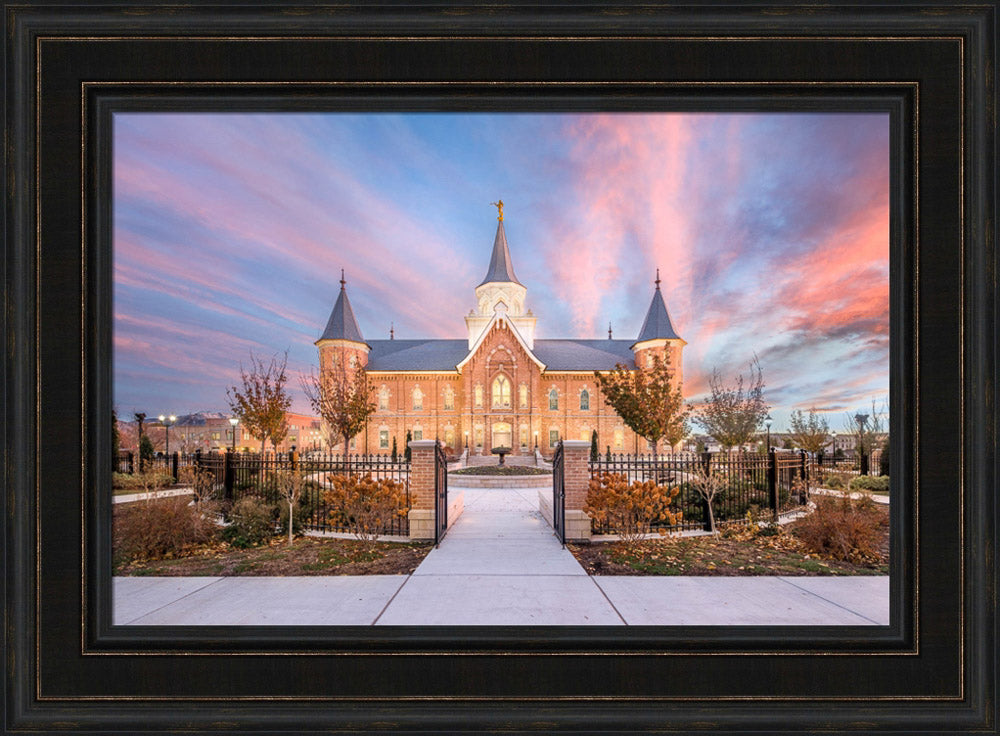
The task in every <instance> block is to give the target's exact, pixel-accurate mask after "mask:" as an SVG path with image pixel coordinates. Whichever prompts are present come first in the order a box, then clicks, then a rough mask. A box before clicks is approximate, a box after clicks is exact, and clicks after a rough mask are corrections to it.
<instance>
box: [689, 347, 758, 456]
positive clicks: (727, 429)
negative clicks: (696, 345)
mask: <svg viewBox="0 0 1000 736" xmlns="http://www.w3.org/2000/svg"><path fill="white" fill-rule="evenodd" d="M708 385H709V388H710V389H711V392H712V394H711V396H710V397H709V398H708V401H706V402H705V404H704V405H703V406H702V407H701V409H700V411H699V413H698V416H697V418H696V419H695V421H696V422H697V423H698V424H700V425H701V426H702V428H703V429H704V430H705V432H707V433H708V434H709V435H711V436H712V437H714V438H715V440H716V441H717V442H718V443H719V444H720V445H722V447H723V448H724V449H726V450H731V449H732V448H734V447H740V446H742V445H745V444H746V443H748V442H750V441H751V440H752V439H753V438H754V436H755V435H756V434H757V432H758V430H759V429H760V425H761V424H762V423H763V421H764V417H766V416H767V410H768V409H769V408H770V407H769V406H768V404H767V402H766V401H765V400H764V371H763V370H762V369H761V367H760V362H759V361H758V360H757V356H754V358H753V360H751V361H750V370H749V374H748V376H747V377H746V378H744V376H743V374H742V373H740V374H739V375H738V376H737V377H736V382H735V384H733V385H726V384H724V383H723V381H722V377H721V376H720V375H719V371H718V369H715V370H713V371H712V377H711V378H710V379H709V381H708Z"/></svg>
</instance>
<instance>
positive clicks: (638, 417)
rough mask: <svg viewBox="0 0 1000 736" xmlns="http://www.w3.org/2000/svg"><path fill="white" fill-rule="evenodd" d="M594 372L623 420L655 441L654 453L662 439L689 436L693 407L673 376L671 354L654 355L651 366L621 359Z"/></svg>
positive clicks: (672, 439)
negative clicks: (631, 366)
mask: <svg viewBox="0 0 1000 736" xmlns="http://www.w3.org/2000/svg"><path fill="white" fill-rule="evenodd" d="M594 376H596V377H597V381H598V383H599V384H600V386H601V390H602V391H603V392H604V399H605V401H607V402H608V404H610V405H611V407H612V408H613V409H614V410H615V411H616V412H617V413H618V416H620V417H621V418H622V421H624V422H625V424H626V425H628V427H629V428H630V429H632V431H634V432H635V433H636V434H637V435H639V436H640V437H643V438H645V439H647V440H649V441H650V442H651V443H652V445H653V455H656V454H657V444H658V443H659V442H660V441H661V440H666V441H667V442H668V443H669V444H670V445H676V444H677V443H678V442H680V441H681V440H683V439H684V438H685V437H686V436H687V434H688V431H689V428H688V416H689V415H690V413H691V411H690V409H689V408H688V407H687V406H686V405H685V404H684V396H683V394H682V393H681V386H680V384H679V383H678V382H676V381H675V380H674V372H673V370H672V369H671V367H670V356H669V354H667V355H665V356H664V358H662V359H661V358H660V357H659V356H654V357H653V364H652V366H649V367H647V368H638V369H635V370H632V369H629V368H628V367H626V366H625V365H624V364H622V363H618V364H617V365H616V366H615V369H614V370H613V371H610V372H608V373H601V372H600V371H594ZM594 447H595V449H596V441H595V443H594Z"/></svg>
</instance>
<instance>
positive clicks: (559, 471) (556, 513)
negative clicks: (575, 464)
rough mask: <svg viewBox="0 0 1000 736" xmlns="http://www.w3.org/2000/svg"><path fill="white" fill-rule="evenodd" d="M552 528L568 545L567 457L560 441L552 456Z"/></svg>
mask: <svg viewBox="0 0 1000 736" xmlns="http://www.w3.org/2000/svg"><path fill="white" fill-rule="evenodd" d="M552 528H553V529H554V530H555V533H556V536H557V537H559V543H560V544H562V545H563V546H564V547H565V546H566V458H565V456H564V455H563V444H562V442H560V443H559V446H558V447H556V452H555V454H554V455H553V456H552Z"/></svg>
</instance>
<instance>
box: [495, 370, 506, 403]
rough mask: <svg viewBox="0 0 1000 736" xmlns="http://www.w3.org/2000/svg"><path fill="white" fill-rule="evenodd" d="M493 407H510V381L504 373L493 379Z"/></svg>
mask: <svg viewBox="0 0 1000 736" xmlns="http://www.w3.org/2000/svg"><path fill="white" fill-rule="evenodd" d="M492 394H493V406H503V407H507V406H510V381H508V380H507V376H505V375H503V374H502V373H501V374H500V375H499V376H497V377H496V378H495V379H493V391H492Z"/></svg>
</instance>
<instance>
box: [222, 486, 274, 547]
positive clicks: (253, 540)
mask: <svg viewBox="0 0 1000 736" xmlns="http://www.w3.org/2000/svg"><path fill="white" fill-rule="evenodd" d="M274 518H275V508H274V506H271V505H270V504H266V503H262V502H261V501H260V500H259V499H257V498H254V497H253V496H244V497H243V498H241V499H240V500H239V501H237V502H236V503H234V504H233V507H232V508H231V509H230V510H229V526H227V527H225V528H224V529H223V530H222V538H223V539H225V540H226V541H227V542H229V544H230V545H232V546H233V547H238V548H240V549H246V548H247V547H257V546H259V545H261V544H264V543H265V542H267V541H268V540H269V539H270V538H271V537H273V536H274Z"/></svg>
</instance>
